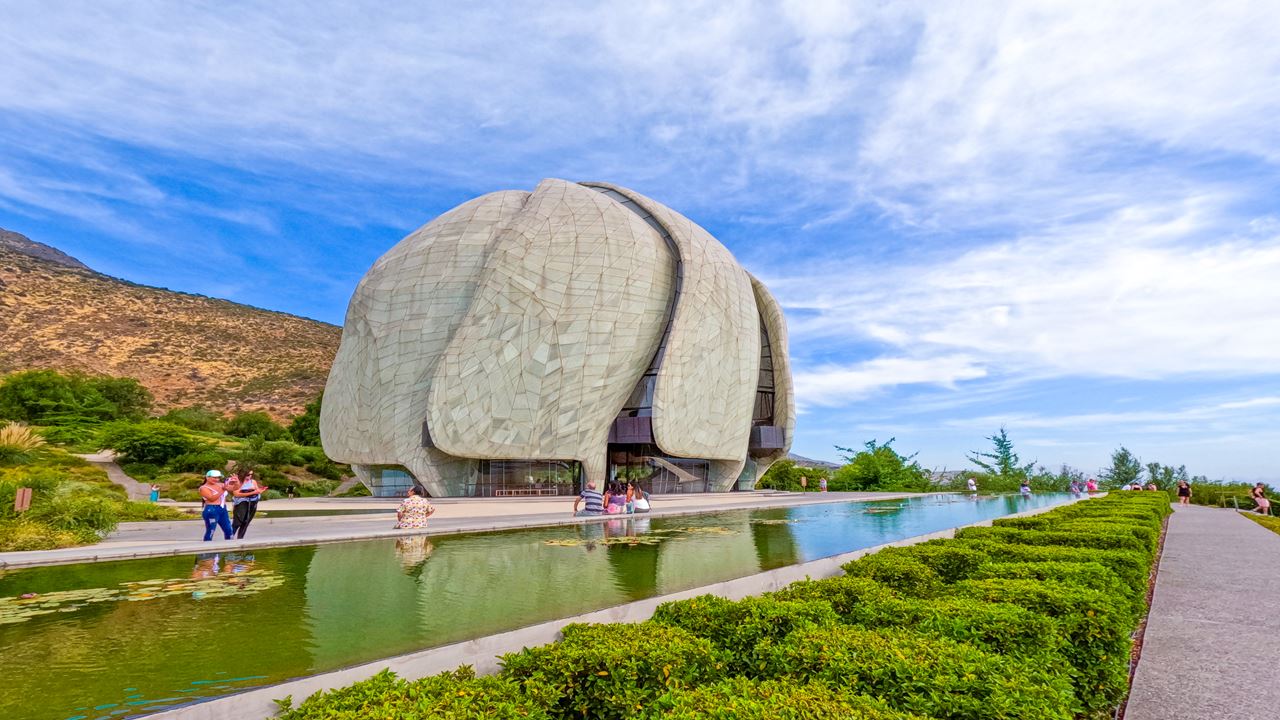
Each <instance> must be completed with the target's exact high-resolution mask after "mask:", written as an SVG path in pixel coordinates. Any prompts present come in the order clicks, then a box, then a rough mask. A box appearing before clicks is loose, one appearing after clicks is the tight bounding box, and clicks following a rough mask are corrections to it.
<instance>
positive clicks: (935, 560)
mask: <svg viewBox="0 0 1280 720" xmlns="http://www.w3.org/2000/svg"><path fill="white" fill-rule="evenodd" d="M873 557H880V558H881V561H882V562H883V561H888V560H889V559H891V558H910V559H912V560H916V561H919V562H920V563H921V564H923V565H924V566H926V567H928V568H929V569H930V570H932V571H934V572H935V573H937V575H938V577H939V578H940V579H941V580H942V581H943V582H947V583H952V582H956V581H957V580H963V579H965V578H967V577H969V576H971V575H973V573H974V572H975V571H977V569H978V568H979V567H981V566H982V565H983V564H984V563H986V562H988V561H989V560H990V559H991V556H990V555H988V554H987V553H985V552H982V551H981V550H978V549H976V548H973V547H967V546H965V545H962V544H960V543H954V542H946V541H941V542H938V543H936V544H935V543H921V544H919V545H909V546H907V547H897V548H885V549H883V550H881V551H879V552H877V553H876V554H875V555H874V556H873Z"/></svg>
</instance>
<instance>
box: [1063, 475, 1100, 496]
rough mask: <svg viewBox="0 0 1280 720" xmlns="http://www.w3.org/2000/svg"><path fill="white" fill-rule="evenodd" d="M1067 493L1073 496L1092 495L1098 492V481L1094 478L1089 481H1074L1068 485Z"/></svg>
mask: <svg viewBox="0 0 1280 720" xmlns="http://www.w3.org/2000/svg"><path fill="white" fill-rule="evenodd" d="M1067 491H1068V492H1070V493H1071V494H1072V495H1083V494H1084V493H1089V494H1090V495H1092V494H1094V493H1096V492H1098V481H1097V480H1095V479H1093V478H1089V479H1088V480H1072V481H1071V482H1070V483H1068V484H1067Z"/></svg>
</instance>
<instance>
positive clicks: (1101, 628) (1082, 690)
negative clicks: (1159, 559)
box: [951, 579, 1131, 711]
mask: <svg viewBox="0 0 1280 720" xmlns="http://www.w3.org/2000/svg"><path fill="white" fill-rule="evenodd" d="M951 590H952V592H954V593H956V594H958V595H961V596H964V597H969V598H973V599H974V600H978V601H980V602H987V603H1012V604H1014V605H1018V606H1020V607H1024V608H1027V609H1028V610H1033V611H1035V612H1039V613H1042V614H1044V615H1047V616H1049V617H1052V618H1054V619H1055V620H1056V621H1057V622H1058V625H1059V627H1060V628H1061V632H1062V635H1063V637H1064V638H1065V639H1066V645H1065V646H1064V648H1063V650H1062V654H1063V657H1065V658H1066V659H1067V661H1068V662H1070V663H1071V665H1072V666H1073V667H1074V668H1075V673H1074V675H1075V690H1076V695H1077V697H1078V698H1079V700H1080V702H1081V703H1083V704H1084V706H1085V708H1086V709H1088V710H1089V711H1098V710H1104V709H1107V708H1111V707H1114V706H1115V705H1116V704H1117V703H1119V701H1120V699H1121V698H1123V697H1124V693H1125V689H1126V687H1127V684H1128V680H1129V672H1128V664H1129V651H1130V645H1131V643H1130V640H1129V629H1130V627H1131V614H1130V609H1129V604H1128V602H1127V599H1126V598H1123V597H1120V598H1117V597H1111V596H1108V595H1104V594H1103V593H1100V592H1098V591H1096V590H1092V589H1090V588H1087V587H1083V586H1081V585H1072V584H1067V583H1061V582H1055V581H1040V580H1006V579H992V580H964V581H962V582H959V583H956V584H955V585H953V586H951Z"/></svg>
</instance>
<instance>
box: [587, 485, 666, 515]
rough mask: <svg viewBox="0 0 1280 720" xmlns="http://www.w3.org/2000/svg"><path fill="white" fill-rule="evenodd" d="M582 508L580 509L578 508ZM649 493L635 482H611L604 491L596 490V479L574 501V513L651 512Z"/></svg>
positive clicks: (616, 513)
mask: <svg viewBox="0 0 1280 720" xmlns="http://www.w3.org/2000/svg"><path fill="white" fill-rule="evenodd" d="M579 507H581V508H582V509H581V510H579V509H578V508H579ZM649 507H650V506H649V493H647V492H645V491H644V489H643V488H641V487H640V486H639V485H637V484H636V483H634V482H629V483H626V484H625V485H624V484H623V483H620V482H609V483H606V484H605V490H604V492H603V493H602V492H600V491H599V490H596V484H595V481H588V482H587V487H586V489H584V490H583V491H582V492H581V493H579V494H578V497H577V498H575V499H574V501H573V514H574V515H622V514H631V513H647V512H649Z"/></svg>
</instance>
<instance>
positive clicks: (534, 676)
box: [502, 622, 724, 720]
mask: <svg viewBox="0 0 1280 720" xmlns="http://www.w3.org/2000/svg"><path fill="white" fill-rule="evenodd" d="M563 634H564V639H563V640H561V641H560V642H557V643H554V644H551V645H544V646H542V647H536V648H526V649H524V650H522V651H521V652H518V653H512V654H508V655H504V656H502V665H503V670H502V676H503V677H506V678H508V679H510V680H514V681H515V682H517V683H519V684H520V685H521V687H522V689H523V691H524V694H525V696H526V697H528V698H530V699H531V700H534V701H535V702H537V703H538V704H539V705H540V706H542V707H546V708H548V709H549V710H550V713H551V714H552V715H553V716H555V717H562V718H569V717H582V718H588V717H589V718H601V719H602V720H608V719H610V718H618V719H619V720H621V719H622V718H630V717H632V716H634V715H635V714H636V713H637V712H639V711H641V710H643V709H644V708H645V706H647V705H648V704H649V703H651V702H653V700H655V699H656V698H657V697H658V696H660V695H662V694H664V693H665V692H667V691H668V690H672V689H682V688H691V687H696V686H699V685H702V684H705V683H709V682H714V681H715V680H718V679H720V678H721V676H722V675H723V674H724V671H723V668H722V666H721V664H720V663H719V662H718V661H717V658H716V653H715V650H714V649H713V648H712V647H711V643H710V642H708V641H707V640H704V639H703V638H699V637H695V636H694V635H692V634H690V633H689V632H686V631H684V630H681V629H679V628H674V627H668V626H665V625H660V624H657V623H651V622H644V623H638V624H634V625H626V624H624V625H578V624H574V625H567V626H565V628H564V630H563Z"/></svg>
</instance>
